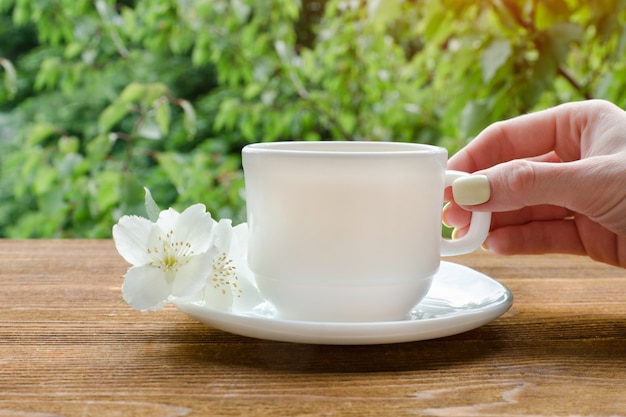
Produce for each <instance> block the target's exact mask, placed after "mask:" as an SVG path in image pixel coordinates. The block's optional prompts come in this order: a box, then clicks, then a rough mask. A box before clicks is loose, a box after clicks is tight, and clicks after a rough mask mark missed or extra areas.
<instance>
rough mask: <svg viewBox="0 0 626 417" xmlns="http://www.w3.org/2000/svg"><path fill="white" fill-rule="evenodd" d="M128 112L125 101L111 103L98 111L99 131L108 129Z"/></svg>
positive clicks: (128, 108) (102, 131)
mask: <svg viewBox="0 0 626 417" xmlns="http://www.w3.org/2000/svg"><path fill="white" fill-rule="evenodd" d="M129 112H130V107H129V106H128V104H125V103H113V104H111V105H110V106H108V107H107V108H105V109H104V111H103V112H102V113H100V117H98V129H99V131H100V132H101V133H105V132H108V131H110V130H111V129H112V128H113V126H115V125H116V124H117V123H118V122H119V121H120V120H122V119H123V118H124V117H125V116H126V115H127V114H128V113H129Z"/></svg>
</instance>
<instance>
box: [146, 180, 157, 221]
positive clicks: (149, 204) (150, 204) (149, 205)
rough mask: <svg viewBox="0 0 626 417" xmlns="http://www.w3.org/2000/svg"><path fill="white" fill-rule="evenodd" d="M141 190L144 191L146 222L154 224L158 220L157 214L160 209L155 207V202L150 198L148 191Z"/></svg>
mask: <svg viewBox="0 0 626 417" xmlns="http://www.w3.org/2000/svg"><path fill="white" fill-rule="evenodd" d="M143 189H144V190H145V191H146V200H145V205H146V214H147V215H148V220H150V221H152V222H156V221H157V220H158V219H159V213H160V212H161V209H160V208H159V206H158V205H157V203H156V201H154V198H152V193H151V192H150V190H149V189H148V188H147V187H144V188H143Z"/></svg>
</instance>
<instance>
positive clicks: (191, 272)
mask: <svg viewBox="0 0 626 417" xmlns="http://www.w3.org/2000/svg"><path fill="white" fill-rule="evenodd" d="M214 256H215V253H214V252H213V251H209V252H204V253H201V254H198V255H195V256H192V257H191V258H189V262H188V263H187V264H185V265H183V266H181V267H180V268H179V269H178V271H176V278H175V279H174V282H173V284H172V295H173V296H175V297H186V296H190V295H192V294H194V293H196V292H198V291H200V290H201V289H202V287H204V286H205V285H206V284H207V279H208V277H209V275H211V271H212V261H213V257H214Z"/></svg>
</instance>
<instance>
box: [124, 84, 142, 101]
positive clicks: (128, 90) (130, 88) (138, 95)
mask: <svg viewBox="0 0 626 417" xmlns="http://www.w3.org/2000/svg"><path fill="white" fill-rule="evenodd" d="M145 95H146V87H145V86H144V85H143V84H139V83H130V84H128V85H127V86H126V87H125V88H124V90H123V91H122V93H121V94H120V96H119V98H118V99H117V102H118V103H134V102H137V101H139V99H142V98H143V97H144V96H145Z"/></svg>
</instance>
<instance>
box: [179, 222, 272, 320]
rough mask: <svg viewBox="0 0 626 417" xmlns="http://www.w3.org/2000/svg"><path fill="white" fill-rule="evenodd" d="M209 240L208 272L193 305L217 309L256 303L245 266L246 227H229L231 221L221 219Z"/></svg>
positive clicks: (246, 247)
mask: <svg viewBox="0 0 626 417" xmlns="http://www.w3.org/2000/svg"><path fill="white" fill-rule="evenodd" d="M212 237H213V239H212V242H211V245H212V247H213V248H214V249H215V257H214V258H213V263H212V271H211V274H210V276H209V277H208V281H207V286H206V287H205V288H204V290H203V291H202V293H201V294H200V295H199V299H197V300H196V302H201V303H203V304H204V305H207V306H210V307H211V308H215V309H219V310H229V309H231V308H232V307H233V305H235V306H239V305H242V304H244V305H249V304H252V305H256V304H257V303H259V297H260V296H259V292H258V290H257V289H256V287H255V286H254V284H252V282H251V280H250V276H251V272H250V270H249V269H248V264H247V249H248V225H247V224H246V223H242V224H239V225H237V226H235V227H232V223H231V220H229V219H223V220H220V221H219V223H216V224H215V225H214V226H213V233H212ZM190 301H191V300H190Z"/></svg>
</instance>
